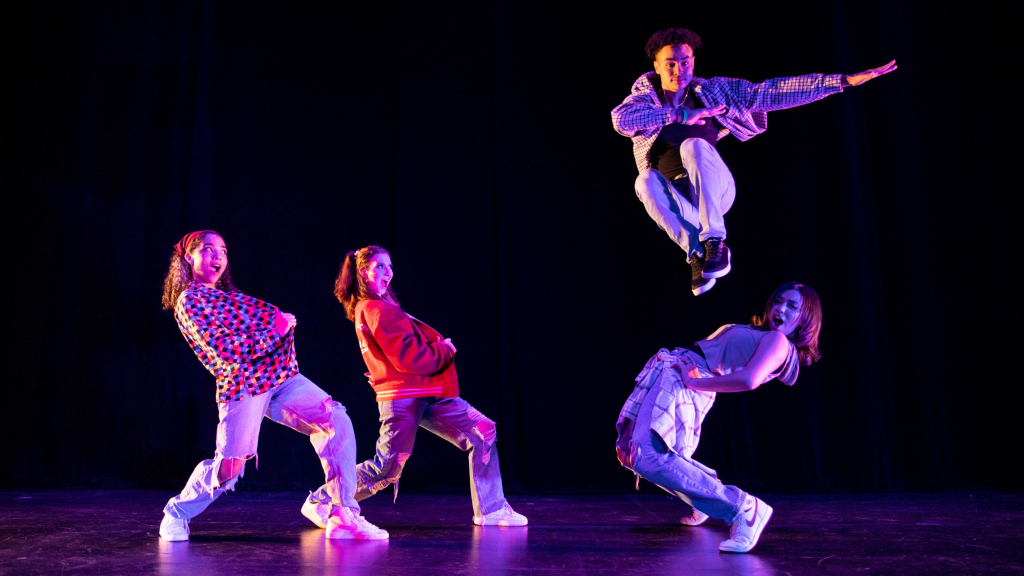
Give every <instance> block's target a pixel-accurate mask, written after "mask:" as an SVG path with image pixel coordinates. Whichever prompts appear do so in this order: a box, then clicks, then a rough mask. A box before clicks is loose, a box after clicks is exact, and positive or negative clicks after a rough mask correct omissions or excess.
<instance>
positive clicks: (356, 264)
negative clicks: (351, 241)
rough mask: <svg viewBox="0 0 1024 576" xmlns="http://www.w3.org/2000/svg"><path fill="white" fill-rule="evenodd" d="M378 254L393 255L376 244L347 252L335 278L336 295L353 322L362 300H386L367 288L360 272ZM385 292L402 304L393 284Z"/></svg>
mask: <svg viewBox="0 0 1024 576" xmlns="http://www.w3.org/2000/svg"><path fill="white" fill-rule="evenodd" d="M377 254H387V255H388V256H391V254H390V253H388V251H387V250H385V249H384V248H381V247H380V246H374V245H370V246H366V247H365V248H360V249H359V250H356V251H355V252H349V253H348V254H345V259H344V260H342V262H341V270H339V271H338V277H337V278H335V279H334V297H335V298H337V299H338V302H341V305H342V306H344V307H345V316H346V317H348V319H349V320H351V321H353V322H355V321H356V304H358V303H359V301H360V300H384V298H381V297H380V296H378V295H377V294H374V293H373V291H372V290H369V289H367V287H366V280H364V279H363V277H362V275H360V274H359V271H360V270H362V269H363V268H366V265H367V263H368V262H369V261H370V259H371V258H373V257H374V256H376V255H377ZM384 294H385V295H386V296H387V297H388V299H389V300H391V302H392V303H394V304H395V305H396V306H401V304H399V303H398V297H397V296H395V291H394V289H392V288H391V284H388V288H387V290H386V291H385V292H384Z"/></svg>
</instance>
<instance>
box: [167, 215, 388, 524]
mask: <svg viewBox="0 0 1024 576" xmlns="http://www.w3.org/2000/svg"><path fill="white" fill-rule="evenodd" d="M163 305H164V310H170V309H172V308H173V309H174V319H175V320H176V321H177V323H178V328H179V329H180V330H181V333H182V335H184V336H185V340H186V341H187V342H188V344H189V346H190V347H191V348H192V350H193V351H194V352H195V353H196V356H198V357H199V361H200V362H202V363H203V365H204V366H206V368H207V370H209V371H210V372H211V373H212V374H213V375H214V376H215V377H216V378H217V411H218V413H219V418H220V423H219V424H217V450H216V452H215V453H214V457H213V459H212V460H203V461H202V462H200V463H199V465H198V466H196V469H195V470H194V471H193V472H192V476H191V477H190V478H189V479H188V484H186V485H185V489H184V490H182V492H181V494H179V495H177V496H175V497H174V498H171V499H170V501H169V502H167V506H165V507H164V519H163V521H162V522H161V523H160V537H161V538H163V539H164V540H169V541H178V540H188V535H189V527H188V523H189V521H190V520H191V519H192V518H195V517H196V516H198V515H199V514H200V513H201V512H202V511H203V510H205V509H206V507H207V506H209V505H210V503H211V502H213V501H214V500H216V499H217V498H218V497H219V496H220V495H221V494H223V493H224V492H226V491H228V490H234V487H235V483H236V482H237V481H238V479H239V478H241V477H242V476H243V475H244V473H245V462H246V460H248V459H249V458H255V457H256V444H257V441H258V440H259V433H260V424H261V422H262V421H263V418H264V417H267V418H270V419H271V420H273V421H275V422H278V423H280V424H284V425H285V426H288V427H289V428H291V429H293V430H297V431H299V432H302V433H303V434H306V435H308V436H309V440H310V442H312V443H313V447H314V448H315V449H316V453H317V455H318V456H319V457H320V462H321V464H323V468H324V473H325V475H326V477H327V481H326V483H325V484H324V485H323V486H321V487H320V488H319V489H318V490H317V491H316V492H312V493H310V495H309V498H307V499H306V502H305V503H304V504H303V506H302V513H303V514H304V515H305V516H306V517H307V518H309V519H310V520H312V521H313V523H314V524H316V525H317V526H320V527H321V528H327V537H328V538H366V539H384V538H387V537H388V533H387V532H386V531H384V530H381V529H380V528H377V527H376V526H374V525H373V524H370V523H369V522H367V521H366V519H364V518H363V517H362V516H360V515H359V504H357V503H356V500H355V498H354V497H353V493H354V491H355V465H356V443H355V435H354V433H353V431H352V421H351V420H349V418H348V414H346V413H345V407H344V406H342V405H341V404H339V403H338V402H335V401H334V400H332V399H331V397H330V396H329V395H328V394H327V393H326V392H324V391H323V390H321V389H320V388H319V387H318V386H317V385H316V384H313V383H312V382H310V381H309V380H308V379H307V378H306V377H305V376H303V375H302V374H299V365H298V363H297V362H296V361H295V330H294V328H295V323H296V321H295V316H293V315H291V314H285V313H283V312H281V311H280V310H278V309H277V307H275V306H273V305H271V304H268V303H266V302H263V301H261V300H257V299H255V298H252V297H249V296H246V295H244V294H242V293H241V292H239V291H238V289H237V288H235V286H234V285H233V284H232V283H231V274H230V272H228V252H227V247H226V246H225V245H224V239H223V238H221V237H220V234H217V233H216V232H214V231H213V230H201V231H199V232H192V233H191V234H188V235H186V236H185V237H184V238H182V239H181V241H180V242H178V244H177V245H176V246H175V247H174V254H172V255H171V267H170V270H168V272H167V278H165V279H164V297H163Z"/></svg>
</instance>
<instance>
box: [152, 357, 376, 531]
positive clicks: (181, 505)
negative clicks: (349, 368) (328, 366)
mask: <svg viewBox="0 0 1024 576" xmlns="http://www.w3.org/2000/svg"><path fill="white" fill-rule="evenodd" d="M217 411H218V413H219V416H220V423H219V424H217V451H216V453H215V455H214V458H213V459H212V460H203V461H202V462H200V463H199V465H198V466H196V468H195V470H193V471H192V476H191V477H190V478H189V479H188V483H187V484H186V485H185V489H184V490H182V491H181V494H179V495H177V496H175V497H174V498H171V499H170V501H168V502H167V506H165V507H164V512H165V513H166V514H169V515H170V516H173V517H175V518H185V519H191V518H195V517H196V516H198V515H199V514H200V513H202V511H203V510H206V507H207V506H209V505H210V504H211V503H213V501H214V500H216V499H217V498H218V497H220V495H221V494H223V493H224V492H226V491H228V490H234V487H235V482H237V481H238V479H239V478H241V477H242V476H243V475H244V474H245V466H244V465H243V466H242V470H241V471H240V472H239V473H238V475H237V476H235V477H234V478H231V479H230V480H228V481H227V482H225V483H224V484H223V485H221V484H220V482H219V481H218V479H217V471H218V470H219V469H220V463H221V461H222V460H224V459H231V458H244V459H246V460H248V459H249V458H256V457H257V456H256V445H257V443H258V441H259V435H260V424H261V423H262V422H263V418H264V417H266V418H269V419H271V420H273V421H274V422H277V423H279V424H284V425H285V426H287V427H289V428H291V429H292V430H297V431H299V432H302V433H303V434H306V435H307V436H309V441H310V442H311V443H312V444H313V448H314V449H315V450H316V453H317V456H319V457H320V463H321V464H322V465H323V468H324V474H325V476H326V483H325V484H324V485H323V486H321V487H320V488H319V489H318V490H316V491H315V492H313V493H312V494H311V495H310V500H312V501H314V502H320V503H325V504H327V503H331V504H334V505H337V506H345V507H346V508H352V509H353V510H355V511H356V512H358V511H359V504H357V503H356V500H355V497H354V493H355V486H356V482H355V477H356V474H355V465H356V441H355V432H354V431H353V430H352V421H351V420H349V418H348V414H347V413H346V412H345V407H344V406H342V405H341V404H339V403H338V402H335V401H334V400H332V399H331V397H330V395H328V394H327V393H326V392H324V391H323V390H321V389H320V387H319V386H317V385H316V384H314V383H313V382H311V381H310V380H309V379H308V378H306V377H305V376H303V375H302V374H296V375H295V376H293V377H291V378H289V379H288V380H285V381H284V382H283V383H282V384H281V385H280V386H278V387H277V388H274V389H272V390H268V391H267V392H264V393H263V394H260V395H259V396H249V395H248V393H245V396H244V398H243V399H242V400H238V401H236V402H223V403H219V404H217ZM256 462H257V465H259V459H258V458H257V461H256Z"/></svg>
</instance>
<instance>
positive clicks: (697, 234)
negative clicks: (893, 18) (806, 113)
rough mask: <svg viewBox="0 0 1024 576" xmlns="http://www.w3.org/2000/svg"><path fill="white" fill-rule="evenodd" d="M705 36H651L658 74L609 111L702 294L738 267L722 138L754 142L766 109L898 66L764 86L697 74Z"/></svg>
mask: <svg viewBox="0 0 1024 576" xmlns="http://www.w3.org/2000/svg"><path fill="white" fill-rule="evenodd" d="M700 46H701V41H700V37H699V36H697V35H696V34H694V33H693V32H691V31H689V30H687V29H686V28H673V29H669V30H662V31H660V32H655V33H654V35H653V36H651V38H650V39H649V40H648V41H647V48H646V50H647V56H648V57H650V59H651V61H652V62H653V63H654V71H653V72H647V73H646V74H644V75H643V76H641V77H640V78H639V79H637V81H636V82H634V83H633V89H632V92H631V93H630V95H629V96H628V97H626V99H625V100H624V101H623V102H622V104H619V105H618V106H616V107H615V109H614V110H612V125H613V126H614V127H615V131H616V132H618V133H619V134H622V135H623V136H628V137H630V138H632V139H633V156H634V158H635V159H636V166H637V169H639V170H640V175H639V176H638V177H637V179H636V194H637V196H638V197H639V198H640V200H641V201H642V202H643V203H644V208H646V209H647V213H648V214H649V215H650V216H651V218H652V219H654V221H655V222H656V223H657V224H658V226H659V227H661V229H662V230H664V231H665V232H666V233H667V234H668V236H669V238H671V239H672V241H673V242H675V243H676V244H678V245H679V247H680V248H682V249H683V251H684V252H685V253H686V260H687V262H689V263H690V268H691V274H692V276H691V280H690V290H691V291H692V292H693V293H694V295H700V294H703V293H704V292H707V291H708V290H710V289H711V288H712V287H713V286H714V285H715V282H716V279H717V278H721V277H722V276H725V275H726V274H728V273H729V271H730V270H731V268H732V265H731V254H730V252H729V248H728V247H727V246H726V243H725V239H726V232H725V220H724V215H725V213H726V212H728V211H729V208H730V207H732V203H733V200H734V199H735V197H736V185H735V182H734V181H733V178H732V174H731V173H730V172H729V168H728V167H727V166H726V165H725V162H723V161H722V157H721V156H719V155H718V151H717V150H716V149H715V145H716V143H717V142H718V140H719V139H721V138H724V137H725V136H726V135H728V134H733V135H734V136H736V137H737V138H739V139H740V140H749V139H750V138H753V137H754V136H756V135H758V134H760V133H761V132H764V131H765V130H766V129H767V127H768V114H767V113H768V112H770V111H772V110H782V109H784V108H792V107H794V106H800V105H801V104H807V103H809V102H814V101H815V100H820V99H822V98H824V97H826V96H828V95H830V94H834V93H836V92H842V91H843V88H845V87H848V86H858V85H860V84H863V83H865V82H867V81H868V80H871V79H872V78H876V77H878V76H881V75H883V74H888V73H889V72H892V71H893V70H895V69H896V61H895V60H893V61H892V62H889V63H888V64H886V65H884V66H879V67H878V68H872V69H871V70H867V71H865V72H861V73H860V74H847V75H843V74H831V75H825V74H808V75H806V76H795V77H792V78H774V79H772V80H766V81H764V82H762V83H760V84H752V83H750V82H747V81H746V80H738V79H735V78H718V77H716V78H708V79H704V78H698V77H696V76H694V75H693V65H694V60H695V58H694V54H693V52H694V50H696V49H697V48H700Z"/></svg>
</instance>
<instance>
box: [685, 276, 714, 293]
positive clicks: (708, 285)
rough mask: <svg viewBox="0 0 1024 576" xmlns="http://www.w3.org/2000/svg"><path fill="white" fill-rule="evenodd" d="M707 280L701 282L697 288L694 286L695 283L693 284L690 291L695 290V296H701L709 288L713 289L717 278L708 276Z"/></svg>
mask: <svg viewBox="0 0 1024 576" xmlns="http://www.w3.org/2000/svg"><path fill="white" fill-rule="evenodd" d="M706 280H707V282H705V283H703V284H701V285H700V286H697V287H696V288H694V287H693V285H691V286H690V292H693V295H694V296H700V295H701V294H703V293H705V292H707V291H708V290H711V289H712V288H713V287H714V286H715V279H714V278H706Z"/></svg>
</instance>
